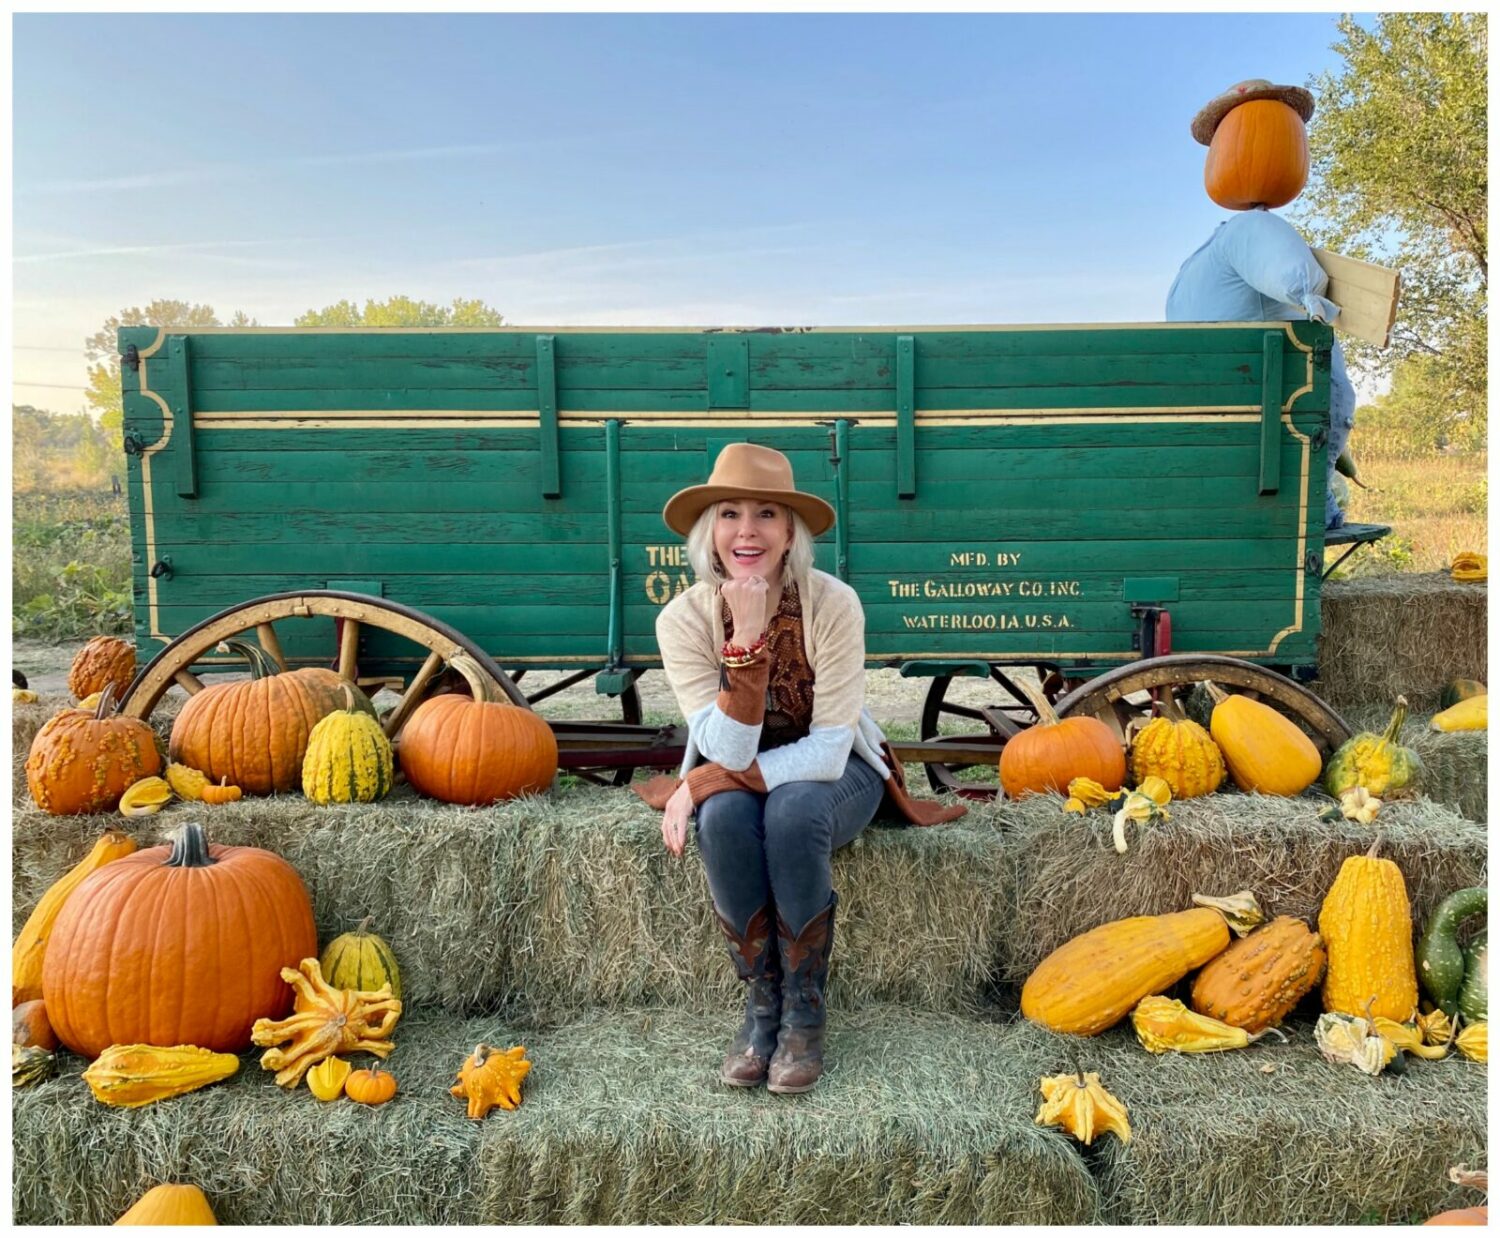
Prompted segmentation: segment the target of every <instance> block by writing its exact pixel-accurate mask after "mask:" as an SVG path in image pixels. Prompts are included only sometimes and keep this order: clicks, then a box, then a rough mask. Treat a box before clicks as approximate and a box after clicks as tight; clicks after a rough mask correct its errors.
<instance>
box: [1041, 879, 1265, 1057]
mask: <svg viewBox="0 0 1500 1238" xmlns="http://www.w3.org/2000/svg"><path fill="white" fill-rule="evenodd" d="M1193 900H1194V902H1201V903H1206V904H1207V905H1204V906H1199V907H1195V908H1194V909H1193V910H1191V911H1178V912H1172V913H1169V914H1167V915H1162V916H1131V917H1129V918H1128V919H1125V920H1114V921H1111V922H1110V923H1108V924H1101V925H1100V926H1099V927H1098V928H1096V929H1091V930H1089V931H1088V932H1087V933H1084V934H1082V935H1080V936H1078V937H1075V938H1073V940H1072V941H1069V942H1066V943H1065V944H1063V945H1061V946H1059V947H1058V948H1057V949H1056V950H1054V951H1053V952H1052V953H1051V954H1049V955H1048V956H1047V957H1046V958H1045V959H1043V960H1042V961H1041V963H1039V964H1038V965H1037V968H1036V970H1035V971H1033V972H1032V973H1031V975H1030V976H1028V977H1027V979H1026V983H1025V985H1023V986H1022V988H1021V1013H1022V1014H1024V1015H1025V1016H1026V1017H1027V1018H1028V1019H1030V1020H1031V1021H1032V1022H1034V1023H1040V1024H1041V1025H1042V1026H1043V1027H1047V1028H1050V1029H1051V1030H1052V1031H1054V1032H1066V1033H1069V1034H1071V1035H1074V1036H1093V1035H1095V1034H1096V1033H1098V1032H1102V1031H1104V1030H1105V1028H1108V1027H1113V1026H1114V1025H1115V1024H1116V1023H1118V1022H1119V1021H1120V1020H1121V1019H1123V1018H1124V1017H1125V1016H1126V1015H1127V1014H1129V1013H1130V1012H1131V1011H1132V1010H1133V1009H1134V1008H1135V1006H1136V1003H1137V1002H1139V1001H1140V1000H1141V998H1143V997H1149V996H1150V995H1151V994H1153V993H1160V992H1162V991H1163V990H1165V989H1168V988H1170V987H1171V986H1172V985H1174V984H1176V983H1177V981H1179V980H1181V979H1182V978H1183V977H1184V976H1185V975H1187V974H1188V972H1190V971H1192V970H1193V969H1194V968H1195V967H1202V966H1203V964H1204V963H1206V962H1208V960H1209V959H1211V958H1213V957H1214V956H1215V955H1216V954H1218V953H1220V951H1222V950H1224V949H1225V948H1226V947H1227V946H1228V945H1229V928H1230V923H1233V924H1234V926H1235V929H1236V931H1237V932H1248V931H1249V930H1250V928H1252V927H1253V926H1254V925H1255V924H1258V923H1259V922H1260V919H1261V915H1260V909H1259V908H1258V907H1255V906H1254V899H1253V898H1251V897H1250V896H1249V894H1248V892H1247V893H1246V894H1244V895H1243V896H1240V895H1236V896H1235V897H1234V898H1233V899H1215V900H1203V899H1202V898H1201V897H1200V896H1199V895H1194V896H1193ZM1242 900H1245V901H1242Z"/></svg>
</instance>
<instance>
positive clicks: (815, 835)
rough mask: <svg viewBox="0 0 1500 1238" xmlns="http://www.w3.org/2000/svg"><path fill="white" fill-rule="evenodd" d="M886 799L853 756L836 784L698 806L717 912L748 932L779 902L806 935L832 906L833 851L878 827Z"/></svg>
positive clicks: (733, 795)
mask: <svg viewBox="0 0 1500 1238" xmlns="http://www.w3.org/2000/svg"><path fill="white" fill-rule="evenodd" d="M884 793H885V784H884V782H882V781H881V778H880V775H879V774H877V773H876V772H875V770H873V769H871V768H870V766H869V765H868V764H866V763H865V762H864V761H863V760H861V759H860V758H859V757H857V756H854V755H853V754H851V755H850V757H849V762H848V764H847V765H846V766H845V768H844V774H843V777H841V778H839V779H838V781H836V782H788V783H784V784H782V785H781V786H779V787H776V788H775V789H774V790H772V792H771V793H770V794H769V795H760V794H757V793H756V792H754V791H721V792H720V793H719V794H718V795H714V796H710V797H709V798H708V799H706V800H704V801H703V803H701V804H700V805H698V814H697V828H696V833H697V838H698V850H699V851H700V852H702V854H703V867H704V869H705V871H706V872H707V873H708V888H709V890H710V891H712V893H713V899H714V906H716V907H717V908H718V909H719V913H720V914H721V915H722V916H723V917H724V918H725V919H726V920H728V921H729V922H730V923H731V924H732V925H734V927H735V928H736V929H743V928H744V927H745V925H746V923H748V921H749V919H750V917H751V916H752V915H754V914H755V912H757V911H759V910H760V909H761V908H762V907H764V906H765V905H766V904H767V903H773V902H774V903H775V905H776V910H777V911H778V912H779V913H780V915H781V917H782V919H784V920H785V921H786V923H787V926H788V927H789V928H790V929H791V930H792V932H794V933H796V932H800V931H801V930H802V928H803V927H804V926H805V925H806V924H807V922H808V921H809V920H811V919H812V918H813V917H814V916H815V915H817V914H818V912H820V911H822V910H823V908H824V907H826V906H828V899H829V896H830V895H831V894H832V893H833V876H832V868H831V858H832V856H833V853H834V852H835V851H836V850H838V848H840V847H842V846H843V845H844V844H845V843H848V842H852V841H853V840H854V839H855V838H857V837H858V836H859V834H860V832H861V831H862V830H863V829H864V828H865V826H867V825H869V824H870V821H871V820H872V819H873V818H874V816H875V811H876V809H878V808H879V807H880V801H881V798H882V796H883V795H884ZM773 923H774V921H773Z"/></svg>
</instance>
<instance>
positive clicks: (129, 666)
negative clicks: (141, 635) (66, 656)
mask: <svg viewBox="0 0 1500 1238" xmlns="http://www.w3.org/2000/svg"><path fill="white" fill-rule="evenodd" d="M134 678H135V646H134V645H132V644H130V643H129V642H128V641H123V640H121V639H120V638H119V637H118V636H96V637H94V638H93V640H91V641H89V643H88V644H86V645H85V646H84V647H83V648H82V649H80V650H79V651H78V654H77V656H76V657H74V659H73V665H72V666H71V667H69V668H68V691H69V692H71V693H72V694H73V695H74V697H76V698H77V699H79V700H84V699H86V698H87V697H90V696H92V695H93V694H94V693H95V692H101V691H103V690H104V689H105V688H108V687H112V688H114V690H115V699H116V700H117V701H118V700H123V699H124V697H125V689H126V688H128V687H130V681H131V680H132V679H134Z"/></svg>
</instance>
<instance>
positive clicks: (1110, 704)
mask: <svg viewBox="0 0 1500 1238" xmlns="http://www.w3.org/2000/svg"><path fill="white" fill-rule="evenodd" d="M1210 682H1212V683H1215V684H1217V685H1218V686H1219V687H1220V688H1222V689H1223V690H1224V691H1226V692H1229V693H1231V694H1233V693H1242V694H1244V695H1245V696H1248V697H1250V698H1251V699H1252V700H1258V701H1260V702H1261V703H1262V704H1265V705H1269V706H1270V707H1271V708H1272V709H1274V710H1276V711H1277V712H1278V713H1280V714H1283V715H1285V716H1286V717H1288V718H1290V719H1291V720H1292V721H1293V722H1295V723H1297V725H1298V726H1300V727H1301V728H1302V729H1303V730H1304V731H1305V732H1307V735H1308V738H1309V739H1311V740H1312V741H1313V743H1315V744H1316V745H1317V746H1318V750H1319V752H1321V753H1322V755H1323V759H1324V761H1325V762H1326V761H1327V760H1328V758H1329V757H1330V756H1331V755H1332V754H1333V753H1334V752H1335V751H1336V750H1337V749H1338V747H1339V745H1340V744H1342V743H1343V742H1344V741H1345V740H1347V739H1348V738H1349V737H1350V736H1351V735H1352V734H1353V732H1352V731H1351V730H1350V729H1349V724H1348V723H1347V722H1345V721H1344V720H1343V718H1341V717H1339V715H1338V714H1337V713H1336V712H1334V711H1333V710H1332V709H1330V708H1329V707H1328V706H1327V705H1326V704H1324V703H1323V701H1322V700H1320V699H1319V698H1318V697H1317V696H1315V695H1314V694H1313V693H1311V692H1309V691H1308V690H1307V689H1306V688H1304V687H1303V686H1302V685H1301V684H1299V683H1296V682H1294V681H1293V680H1291V679H1288V678H1287V677H1286V676H1285V675H1281V674H1278V673H1277V672H1276V671H1273V670H1270V669H1268V668H1267V667H1264V666H1259V665H1257V664H1256V663H1254V662H1245V661H1243V660H1241V659H1240V658H1230V657H1225V656H1224V655H1222V654H1212V653H1174V654H1168V655H1167V656H1166V657H1161V658H1145V659H1143V660H1142V661H1139V662H1129V663H1126V664H1125V665H1124V666H1121V667H1117V668H1116V669H1115V670H1112V671H1109V672H1107V673H1106V674H1103V675H1100V676H1099V677H1098V678H1097V679H1090V680H1089V681H1088V682H1087V683H1084V684H1082V685H1080V686H1079V687H1077V688H1075V689H1073V691H1071V692H1069V693H1068V694H1067V695H1066V696H1064V697H1062V698H1061V699H1060V700H1058V701H1057V702H1056V706H1057V713H1058V716H1059V717H1062V718H1066V717H1070V716H1078V715H1080V714H1092V715H1093V716H1094V717H1096V718H1099V719H1100V720H1101V721H1103V722H1105V723H1107V724H1108V725H1109V726H1110V727H1112V728H1113V729H1114V731H1115V732H1116V734H1117V735H1119V736H1120V738H1121V740H1122V742H1123V741H1124V739H1125V737H1126V735H1127V728H1128V727H1129V726H1130V724H1131V723H1132V722H1134V721H1137V720H1142V721H1144V720H1146V719H1149V718H1150V717H1151V716H1152V715H1153V714H1154V713H1155V712H1157V711H1158V710H1159V709H1160V708H1162V706H1163V702H1162V697H1163V695H1164V694H1165V695H1170V697H1171V699H1172V701H1173V702H1174V703H1176V705H1177V706H1178V708H1180V709H1182V710H1183V712H1185V713H1189V714H1190V713H1192V712H1193V710H1192V708H1191V706H1190V705H1189V703H1188V701H1187V698H1188V696H1189V695H1190V694H1191V692H1192V690H1193V688H1195V687H1196V686H1197V685H1199V684H1204V683H1210ZM1166 707H1167V708H1168V709H1170V706H1166Z"/></svg>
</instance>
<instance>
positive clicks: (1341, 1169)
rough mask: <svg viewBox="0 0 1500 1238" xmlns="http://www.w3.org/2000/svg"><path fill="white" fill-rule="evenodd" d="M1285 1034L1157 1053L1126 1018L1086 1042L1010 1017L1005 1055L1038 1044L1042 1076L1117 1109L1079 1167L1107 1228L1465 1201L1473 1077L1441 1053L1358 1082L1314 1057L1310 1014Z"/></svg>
mask: <svg viewBox="0 0 1500 1238" xmlns="http://www.w3.org/2000/svg"><path fill="white" fill-rule="evenodd" d="M1286 1030H1287V1031H1288V1033H1289V1034H1290V1037H1291V1039H1290V1043H1288V1044H1281V1043H1279V1042H1277V1041H1275V1040H1274V1039H1271V1038H1268V1039H1266V1040H1264V1041H1261V1042H1259V1043H1257V1044H1255V1045H1252V1046H1251V1047H1250V1048H1248V1049H1245V1050H1243V1051H1235V1052H1229V1053H1205V1054H1181V1053H1174V1054H1165V1055H1162V1056H1157V1055H1154V1054H1148V1053H1146V1052H1144V1051H1143V1050H1142V1049H1141V1047H1140V1045H1139V1044H1138V1043H1137V1042H1136V1040H1135V1037H1134V1034H1133V1032H1132V1031H1131V1029H1130V1025H1129V1021H1128V1020H1127V1021H1126V1022H1125V1023H1122V1024H1120V1025H1118V1026H1116V1027H1115V1028H1112V1029H1111V1030H1110V1031H1108V1032H1106V1033H1104V1034H1103V1035H1101V1036H1096V1037H1093V1038H1091V1039H1088V1040H1082V1039H1079V1038H1076V1037H1071V1036H1058V1035H1055V1034H1053V1033H1051V1032H1048V1031H1046V1030H1045V1029H1043V1028H1040V1027H1032V1026H1028V1025H1026V1024H1025V1023H1024V1022H1023V1023H1020V1024H1018V1025H1017V1026H1016V1035H1015V1037H1014V1039H1013V1041H1012V1042H1011V1048H1012V1051H1022V1050H1021V1048H1020V1047H1021V1046H1022V1045H1025V1046H1027V1049H1026V1050H1024V1051H1025V1052H1032V1051H1033V1050H1032V1049H1031V1046H1032V1045H1033V1044H1042V1045H1050V1046H1052V1053H1051V1057H1050V1059H1049V1060H1050V1066H1049V1073H1061V1072H1062V1071H1065V1070H1071V1069H1074V1068H1075V1067H1074V1062H1075V1061H1078V1062H1081V1063H1082V1065H1083V1068H1084V1069H1086V1070H1097V1071H1098V1072H1099V1074H1100V1077H1101V1080H1102V1082H1103V1083H1104V1085H1105V1086H1106V1087H1107V1088H1108V1089H1109V1090H1110V1091H1111V1092H1113V1093H1114V1094H1115V1095H1116V1096H1118V1097H1119V1098H1120V1100H1121V1101H1123V1102H1124V1103H1125V1106H1126V1108H1127V1109H1128V1110H1129V1112H1130V1125H1131V1135H1132V1138H1131V1142H1130V1143H1129V1144H1128V1145H1122V1144H1120V1142H1119V1141H1118V1140H1116V1139H1113V1138H1106V1139H1105V1140H1104V1141H1103V1143H1102V1144H1100V1145H1098V1152H1097V1156H1096V1157H1095V1158H1094V1159H1093V1162H1092V1164H1093V1168H1094V1171H1095V1174H1096V1177H1097V1180H1098V1183H1099V1188H1100V1193H1101V1195H1102V1197H1103V1200H1104V1211H1103V1219H1104V1220H1106V1221H1108V1222H1110V1223H1112V1224H1117V1225H1191V1224H1199V1225H1247V1224H1252V1223H1253V1224H1255V1225H1309V1224H1311V1225H1349V1224H1355V1223H1360V1222H1363V1223H1366V1224H1368V1223H1371V1222H1375V1223H1404V1222H1408V1221H1411V1220H1413V1219H1416V1218H1425V1217H1427V1216H1429V1215H1431V1214H1432V1213H1434V1212H1437V1211H1439V1210H1441V1209H1443V1208H1453V1207H1461V1206H1465V1205H1469V1204H1473V1203H1475V1202H1476V1199H1475V1197H1474V1195H1473V1192H1466V1191H1464V1190H1462V1189H1461V1188H1459V1187H1455V1186H1453V1185H1452V1184H1451V1183H1449V1182H1448V1180H1447V1177H1446V1171H1447V1168H1448V1166H1450V1165H1461V1164H1467V1165H1483V1164H1484V1163H1485V1162H1486V1160H1487V1159H1488V1153H1487V1150H1486V1148H1487V1137H1486V1129H1487V1117H1486V1110H1485V1078H1486V1074H1485V1067H1483V1066H1481V1065H1479V1064H1477V1063H1474V1062H1470V1061H1468V1060H1467V1059H1465V1058H1464V1057H1462V1056H1461V1055H1458V1054H1454V1055H1451V1056H1450V1057H1449V1058H1446V1059H1444V1060H1443V1061H1441V1062H1423V1061H1417V1060H1413V1061H1411V1062H1410V1063H1409V1065H1408V1069H1407V1073H1406V1074H1405V1075H1403V1076H1394V1075H1381V1076H1379V1077H1378V1078H1374V1079H1372V1078H1369V1077H1368V1076H1366V1075H1362V1074H1360V1073H1359V1072H1358V1071H1357V1070H1355V1069H1354V1068H1353V1067H1350V1066H1334V1065H1332V1064H1331V1063H1328V1062H1325V1061H1324V1060H1323V1058H1322V1056H1321V1055H1320V1054H1319V1052H1318V1050H1317V1047H1316V1044H1315V1043H1314V1041H1313V1035H1312V1023H1311V1021H1310V1020H1309V1021H1298V1022H1295V1023H1290V1024H1288V1025H1287V1029H1286ZM1268 1066H1269V1067H1273V1068H1274V1069H1272V1070H1271V1071H1269V1072H1267V1071H1266V1070H1264V1069H1263V1068H1265V1067H1268Z"/></svg>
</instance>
